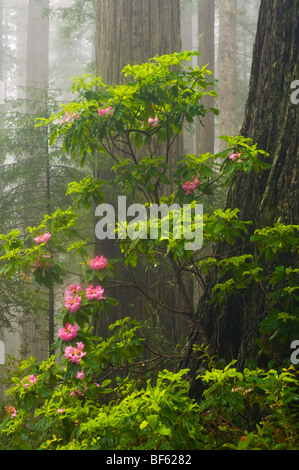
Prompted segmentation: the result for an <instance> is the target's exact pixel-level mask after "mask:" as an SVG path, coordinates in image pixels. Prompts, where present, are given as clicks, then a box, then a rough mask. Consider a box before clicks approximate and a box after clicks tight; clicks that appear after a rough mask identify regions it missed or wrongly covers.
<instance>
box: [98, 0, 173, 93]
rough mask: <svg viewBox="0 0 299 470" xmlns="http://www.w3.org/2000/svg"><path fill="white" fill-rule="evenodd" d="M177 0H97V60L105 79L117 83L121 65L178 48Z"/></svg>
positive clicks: (99, 70) (137, 61) (107, 81)
mask: <svg viewBox="0 0 299 470" xmlns="http://www.w3.org/2000/svg"><path fill="white" fill-rule="evenodd" d="M179 4H180V2H179V0H171V1H170V0H151V1H150V2H149V1H148V0H112V1H111V0H98V4H97V25H98V27H97V33H96V63H97V73H98V74H99V75H101V76H102V79H103V81H104V82H106V83H109V84H112V85H113V84H118V83H119V82H120V79H121V70H122V69H123V67H124V66H126V65H128V64H131V65H135V64H138V63H140V62H145V61H147V60H148V59H150V58H151V57H154V56H155V55H156V54H169V53H172V52H177V51H179V50H180V47H181V39H180V15H179V12H180V9H179Z"/></svg>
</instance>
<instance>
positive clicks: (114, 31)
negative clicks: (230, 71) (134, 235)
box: [95, 0, 190, 343]
mask: <svg viewBox="0 0 299 470" xmlns="http://www.w3.org/2000/svg"><path fill="white" fill-rule="evenodd" d="M96 18H97V27H96V71H97V75H99V76H101V77H102V80H103V82H104V83H107V84H112V85H115V84H120V83H123V82H124V80H125V77H124V76H122V75H121V70H122V69H123V67H124V66H126V65H127V64H131V65H135V64H139V63H144V62H146V61H147V60H148V59H150V58H152V57H154V56H155V55H156V54H158V55H163V54H169V53H173V52H179V51H181V34H180V1H179V0H150V1H149V0H114V1H112V0H98V3H97V14H96ZM179 149H181V141H178V143H177V145H176V146H175V145H173V146H172V156H171V157H170V159H172V160H179V159H180V156H181V153H180V150H179ZM157 154H158V153H157ZM159 154H161V155H163V147H160V149H159ZM109 174H110V172H109V162H107V161H105V163H104V164H103V157H101V162H100V163H99V164H98V170H97V171H96V175H97V177H98V178H100V179H103V178H107V179H109ZM110 194H111V193H110ZM107 196H108V199H107V202H111V203H112V204H113V199H114V201H115V195H113V196H112V201H110V200H109V193H107ZM135 202H136V201H135ZM95 253H96V254H99V253H100V254H104V255H105V256H107V257H108V258H120V257H121V254H120V253H119V252H118V250H117V246H115V245H114V244H112V243H110V244H109V243H105V242H104V243H103V242H101V241H99V240H96V247H95ZM129 271H130V270H129V269H128V270H125V268H119V271H118V279H120V280H121V281H122V282H124V283H128V284H131V287H126V288H125V287H121V288H120V289H115V290H114V289H109V295H111V296H112V297H115V298H117V300H118V301H119V306H118V307H117V308H115V309H113V312H112V314H111V315H110V317H109V319H106V318H103V319H101V320H100V322H99V323H98V324H97V330H98V331H99V332H100V334H101V336H105V334H106V333H108V323H109V324H110V323H112V322H113V321H114V320H116V319H117V318H120V317H122V316H125V315H129V316H131V317H134V318H138V319H140V320H146V319H148V318H152V319H153V323H154V324H155V325H156V326H158V327H160V326H164V327H165V328H166V330H167V333H168V336H169V338H170V339H171V341H174V342H176V343H178V342H180V341H183V339H184V337H185V335H186V332H187V331H188V329H189V328H190V327H189V324H188V321H186V320H185V318H183V320H182V319H181V318H180V317H179V315H177V314H175V313H174V312H175V310H176V308H177V306H178V305H180V303H179V294H178V292H177V290H175V289H174V287H173V286H174V285H175V280H174V279H170V278H169V277H170V276H169V268H167V267H165V266H162V267H161V270H159V272H158V271H157V270H155V272H153V271H151V270H149V269H148V268H146V267H145V266H144V265H140V266H137V268H136V269H134V270H132V272H131V273H130V272H129ZM161 278H166V279H167V281H165V282H162V283H161ZM135 281H137V283H138V285H139V287H140V288H141V289H142V290H143V292H144V293H149V294H150V295H151V297H152V298H154V299H159V300H160V302H161V303H160V304H157V303H155V302H153V301H152V300H150V299H146V296H144V295H143V294H141V293H140V290H138V289H137V288H136V287H134V284H135ZM162 304H166V305H167V307H168V310H166V309H165V308H164V307H162ZM172 307H173V312H172V313H170V312H169V310H171V309H172Z"/></svg>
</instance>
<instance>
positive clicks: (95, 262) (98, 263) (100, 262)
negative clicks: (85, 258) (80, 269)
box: [89, 256, 108, 270]
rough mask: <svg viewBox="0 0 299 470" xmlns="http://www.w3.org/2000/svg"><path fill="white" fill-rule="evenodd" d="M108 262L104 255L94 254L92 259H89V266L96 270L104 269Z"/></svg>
mask: <svg viewBox="0 0 299 470" xmlns="http://www.w3.org/2000/svg"><path fill="white" fill-rule="evenodd" d="M107 264H108V261H107V259H106V258H104V256H100V258H99V257H98V256H96V257H95V258H94V259H91V260H89V266H90V267H91V269H94V270H97V269H104V268H106V266H107Z"/></svg>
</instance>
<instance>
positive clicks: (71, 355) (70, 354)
mask: <svg viewBox="0 0 299 470" xmlns="http://www.w3.org/2000/svg"><path fill="white" fill-rule="evenodd" d="M76 344H77V347H74V346H67V347H66V348H65V351H64V355H65V357H66V358H67V359H68V360H69V362H75V363H76V364H79V363H80V359H82V357H84V356H86V352H83V349H84V344H83V343H81V342H79V343H76Z"/></svg>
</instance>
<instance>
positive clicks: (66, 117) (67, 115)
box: [59, 111, 79, 124]
mask: <svg viewBox="0 0 299 470" xmlns="http://www.w3.org/2000/svg"><path fill="white" fill-rule="evenodd" d="M72 118H74V120H75V121H77V119H79V115H78V113H76V112H73V113H69V112H68V111H67V112H66V113H65V114H64V116H63V117H62V118H61V119H60V120H59V124H64V123H65V122H70V120H71V119H72Z"/></svg>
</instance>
